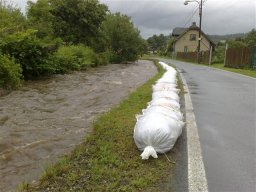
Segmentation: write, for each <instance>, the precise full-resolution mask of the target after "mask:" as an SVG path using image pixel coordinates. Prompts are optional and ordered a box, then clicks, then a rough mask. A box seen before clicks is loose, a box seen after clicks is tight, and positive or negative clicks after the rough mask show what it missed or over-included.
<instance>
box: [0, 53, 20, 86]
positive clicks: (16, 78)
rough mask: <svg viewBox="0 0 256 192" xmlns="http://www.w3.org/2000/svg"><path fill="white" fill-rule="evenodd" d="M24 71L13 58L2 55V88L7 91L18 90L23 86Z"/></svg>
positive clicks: (0, 69)
mask: <svg viewBox="0 0 256 192" xmlns="http://www.w3.org/2000/svg"><path fill="white" fill-rule="evenodd" d="M21 79H22V69H21V66H20V65H19V64H17V63H15V62H14V59H13V58H10V57H8V56H7V55H2V54H1V53H0V86H1V87H4V88H6V89H13V88H17V87H19V86H20V85H21Z"/></svg>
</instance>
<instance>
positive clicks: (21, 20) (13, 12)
mask: <svg viewBox="0 0 256 192" xmlns="http://www.w3.org/2000/svg"><path fill="white" fill-rule="evenodd" d="M25 27H26V18H25V16H24V15H22V13H21V11H20V10H19V9H17V8H14V7H12V6H10V5H5V4H4V3H3V2H2V1H0V37H4V36H6V35H9V34H13V33H15V32H16V31H22V30H24V28H25Z"/></svg>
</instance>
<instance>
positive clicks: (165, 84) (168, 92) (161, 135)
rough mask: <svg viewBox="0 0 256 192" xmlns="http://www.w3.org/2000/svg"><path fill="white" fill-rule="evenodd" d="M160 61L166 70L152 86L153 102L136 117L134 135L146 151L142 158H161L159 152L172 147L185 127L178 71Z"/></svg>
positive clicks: (135, 139) (139, 146)
mask: <svg viewBox="0 0 256 192" xmlns="http://www.w3.org/2000/svg"><path fill="white" fill-rule="evenodd" d="M159 64H160V65H161V66H162V67H163V68H164V69H165V70H166V72H165V73H164V75H163V76H162V78H160V79H159V80H158V81H157V82H156V84H155V85H153V87H152V88H153V93H152V101H151V102H149V103H148V106H147V108H146V109H143V110H142V114H141V115H137V116H136V118H137V123H136V125H135V128H134V136H133V137H134V141H135V144H136V145H137V147H138V149H139V150H141V151H143V153H142V154H141V157H142V159H148V158H149V157H150V156H152V157H154V158H157V157H158V156H157V153H165V152H167V151H169V150H170V149H172V147H173V146H174V144H175V142H176V140H177V138H178V137H179V136H180V135H181V133H182V128H183V126H184V122H183V115H182V113H181V112H180V104H179V100H180V98H179V95H178V94H179V89H177V88H176V87H177V71H176V70H175V69H174V68H173V67H171V66H169V65H167V64H165V63H163V62H159Z"/></svg>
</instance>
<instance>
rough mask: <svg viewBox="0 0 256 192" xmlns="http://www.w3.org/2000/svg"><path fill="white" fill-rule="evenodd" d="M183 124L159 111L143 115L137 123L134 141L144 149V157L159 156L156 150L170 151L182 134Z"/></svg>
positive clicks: (139, 147)
mask: <svg viewBox="0 0 256 192" xmlns="http://www.w3.org/2000/svg"><path fill="white" fill-rule="evenodd" d="M183 125H184V123H183V122H181V121H176V120H174V119H172V118H169V117H167V116H163V115H161V114H158V113H150V114H147V115H144V116H141V117H140V118H139V119H138V122H137V123H136V125H135V129H134V141H135V143H136V145H137V147H138V149H139V150H141V151H144V152H143V153H142V154H141V157H142V159H148V158H149V157H150V156H152V157H154V158H157V154H156V152H157V153H165V152H167V151H169V150H170V149H171V148H172V147H173V146H174V144H175V142H176V140H177V138H178V137H179V136H180V134H181V132H182V127H183ZM146 148H150V149H151V150H148V149H146ZM145 149H146V150H145Z"/></svg>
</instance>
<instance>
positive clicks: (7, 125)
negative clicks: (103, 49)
mask: <svg viewBox="0 0 256 192" xmlns="http://www.w3.org/2000/svg"><path fill="white" fill-rule="evenodd" d="M156 72H157V70H156V67H155V66H154V65H153V64H152V63H151V62H149V61H139V62H138V63H135V64H122V65H118V64H112V65H107V66H101V67H99V68H94V69H90V70H88V71H85V72H74V73H72V74H68V75H57V76H56V77H54V78H51V79H48V80H42V81H36V82H30V83H27V84H26V85H25V86H24V87H23V88H21V89H20V90H18V91H13V92H12V93H10V94H8V95H6V96H3V97H0V191H4V192H6V191H14V190H15V188H16V187H17V185H18V184H19V183H20V182H22V181H29V182H31V181H32V180H33V179H37V177H38V175H39V174H40V173H42V171H43V170H45V168H46V167H47V165H49V164H50V163H53V162H55V161H56V160H57V158H58V157H60V156H61V155H63V154H65V153H68V152H70V151H71V150H72V149H73V148H74V146H75V145H77V144H79V143H81V142H82V141H83V139H84V137H85V136H86V135H87V134H88V133H90V131H91V128H90V125H91V122H92V120H93V119H94V118H95V117H97V116H98V115H99V114H102V113H103V112H106V111H108V110H109V109H110V108H112V107H113V106H115V105H117V104H118V103H119V102H120V101H121V100H123V99H124V98H126V97H127V96H128V95H129V93H130V92H132V91H134V90H135V89H136V88H137V87H138V86H140V85H142V84H143V83H144V82H146V81H147V80H148V79H149V78H151V77H152V76H153V75H154V74H156Z"/></svg>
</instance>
